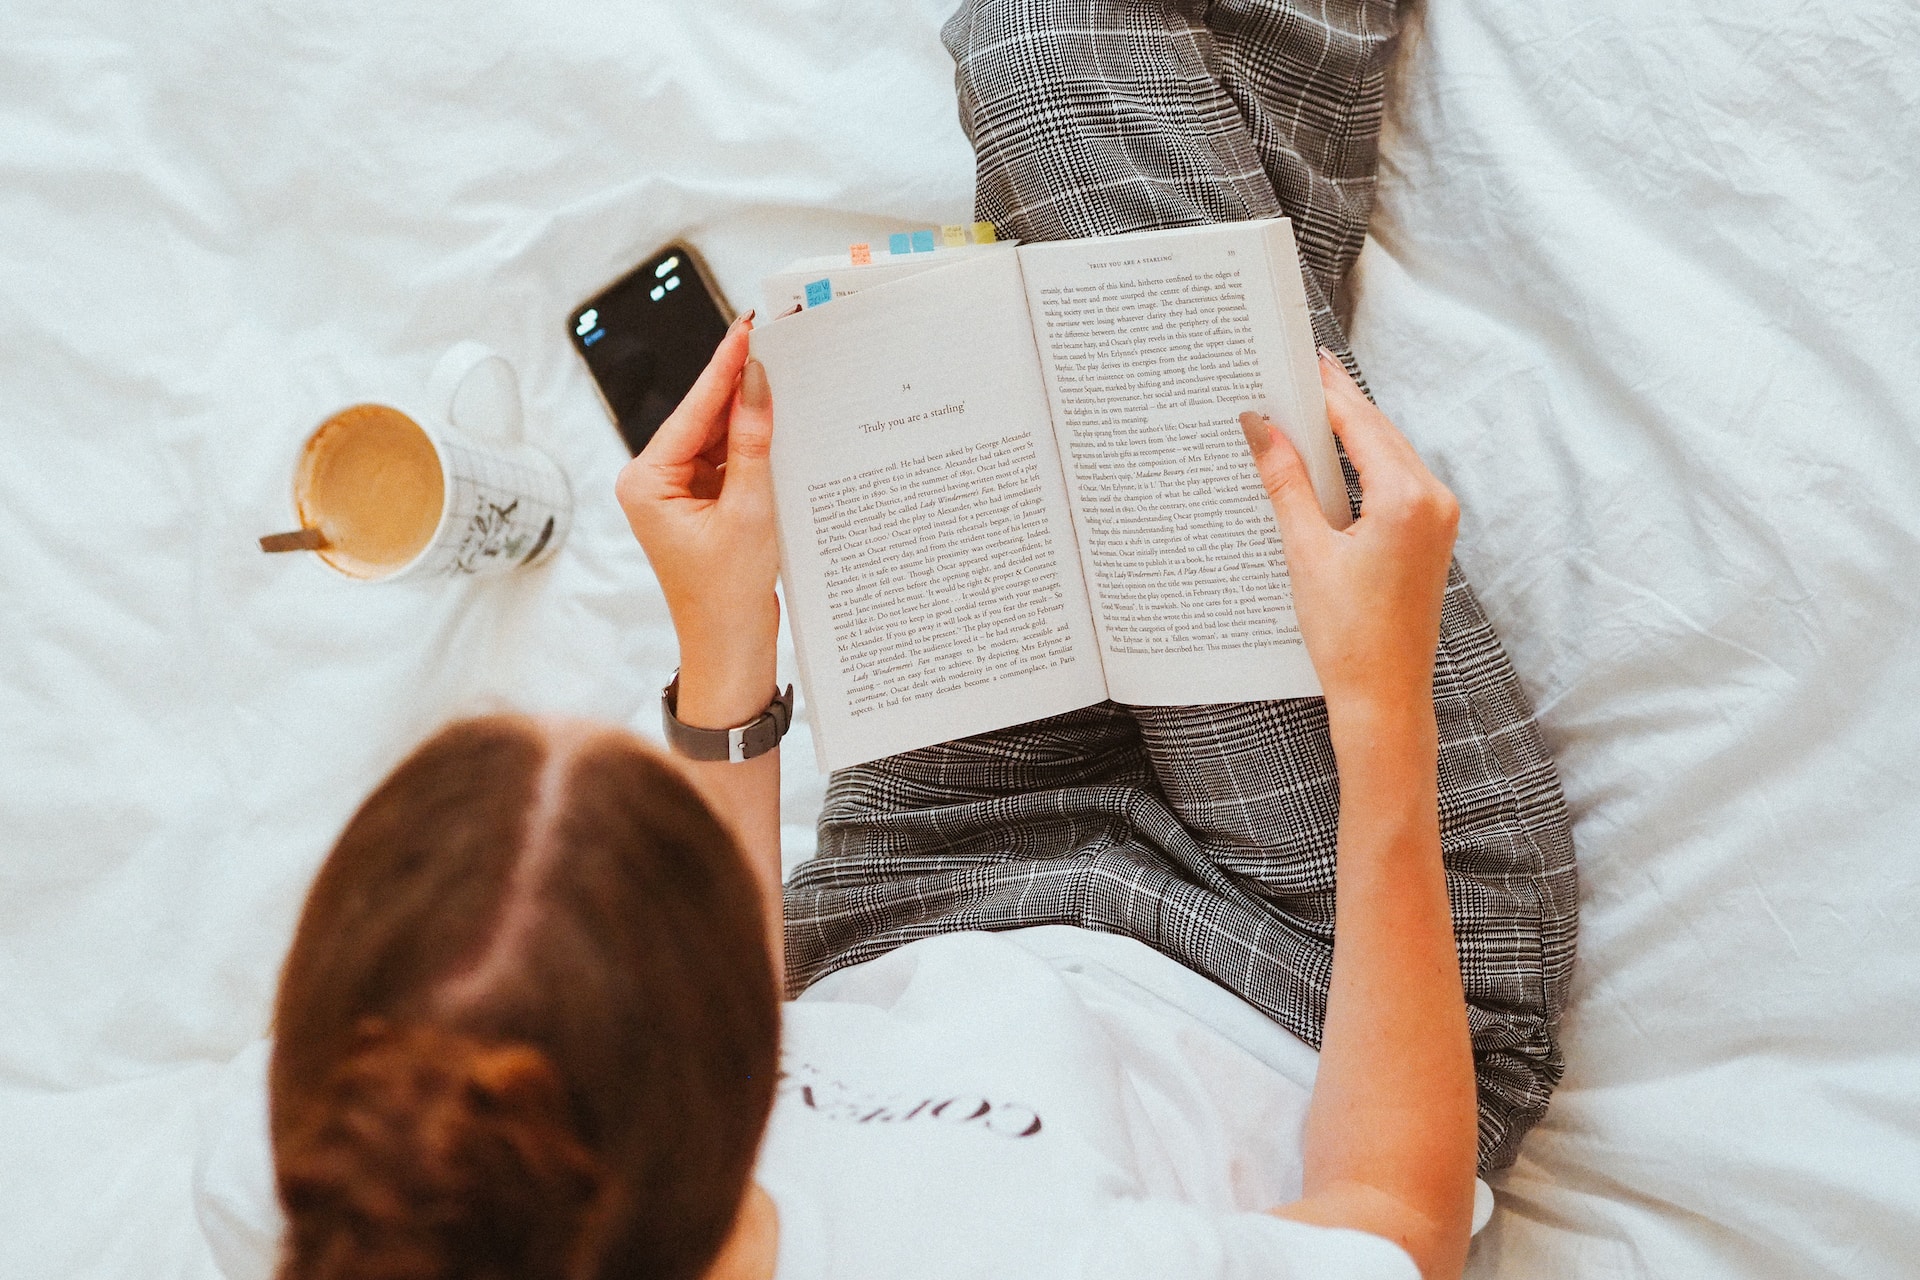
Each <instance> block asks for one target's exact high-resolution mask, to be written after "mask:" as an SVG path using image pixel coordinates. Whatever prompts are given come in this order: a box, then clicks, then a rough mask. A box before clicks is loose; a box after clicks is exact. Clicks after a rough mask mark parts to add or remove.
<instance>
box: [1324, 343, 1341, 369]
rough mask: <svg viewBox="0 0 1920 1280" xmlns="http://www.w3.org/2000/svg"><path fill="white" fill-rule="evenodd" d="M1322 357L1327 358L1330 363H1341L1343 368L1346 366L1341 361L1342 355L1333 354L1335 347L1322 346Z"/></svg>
mask: <svg viewBox="0 0 1920 1280" xmlns="http://www.w3.org/2000/svg"><path fill="white" fill-rule="evenodd" d="M1320 358H1321V359H1322V360H1325V361H1326V362H1327V363H1328V364H1338V365H1340V367H1341V368H1343V369H1344V368H1346V366H1345V365H1344V364H1341V363H1340V357H1339V356H1337V355H1335V354H1333V348H1331V347H1322V348H1320Z"/></svg>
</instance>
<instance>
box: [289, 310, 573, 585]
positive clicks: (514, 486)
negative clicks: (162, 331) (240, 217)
mask: <svg viewBox="0 0 1920 1280" xmlns="http://www.w3.org/2000/svg"><path fill="white" fill-rule="evenodd" d="M429 399H430V400H431V401H432V402H434V403H436V404H439V405H442V406H444V407H443V409H442V410H441V413H440V414H439V415H432V416H429V415H424V414H420V413H417V412H414V411H411V410H409V409H407V408H405V407H401V406H395V405H385V404H361V405H353V406H350V407H348V408H346V409H342V410H340V411H339V412H338V413H335V414H332V415H330V416H329V417H328V418H327V420H326V421H325V422H323V423H321V424H320V426H319V427H317V428H315V430H314V432H313V434H312V435H310V436H309V437H308V438H307V442H306V445H305V446H304V447H303V448H302V450H301V453H300V462H299V465H298V467H297V468H296V471H295V475H294V484H293V489H294V492H293V503H294V514H295V516H296V517H297V518H298V519H299V522H300V526H301V527H300V532H299V533H298V534H282V535H277V536H275V537H271V538H266V539H262V541H261V545H262V546H263V547H266V548H267V549H269V550H281V549H305V550H312V551H314V552H315V553H316V554H317V555H318V556H319V557H320V558H321V560H322V561H324V562H325V563H326V564H327V565H328V566H329V567H331V568H333V569H335V570H337V571H339V572H341V573H343V574H346V575H347V576H348V577H352V578H361V579H370V580H390V579H396V578H409V577H410V578H425V577H437V576H459V575H464V574H484V573H504V572H507V571H508V570H512V569H520V568H526V567H528V566H531V565H536V564H540V563H542V562H544V561H546V560H547V559H549V558H551V557H552V556H553V554H554V552H555V551H557V550H558V549H559V547H560V544H561V543H562V542H564V541H565V540H566V536H567V532H568V530H569V529H570V528H571V527H572V523H573V494H572V490H571V488H570V487H569V486H568V484H567V478H566V474H565V473H564V472H562V471H561V470H560V467H559V465H558V464H557V463H555V462H554V461H553V459H552V458H550V457H548V456H547V455H546V454H544V453H542V452H541V451H540V450H538V449H536V448H534V447H533V446H531V445H529V444H526V443H525V442H524V441H523V440H522V439H521V438H520V435H521V410H520V388H519V383H518V380H517V379H516V378H515V376H514V373H513V368H512V366H511V365H509V364H508V363H507V362H506V361H505V360H503V359H501V358H500V357H499V356H497V355H494V354H493V353H492V352H490V351H488V350H487V349H486V348H485V347H482V346H480V345H479V344H478V343H471V342H467V343H461V344H460V345H459V346H457V347H455V348H453V350H451V351H449V352H448V353H447V354H446V355H445V356H444V357H442V359H441V361H440V363H439V365H438V366H437V367H436V368H435V370H434V375H433V379H432V381H431V382H430V384H429Z"/></svg>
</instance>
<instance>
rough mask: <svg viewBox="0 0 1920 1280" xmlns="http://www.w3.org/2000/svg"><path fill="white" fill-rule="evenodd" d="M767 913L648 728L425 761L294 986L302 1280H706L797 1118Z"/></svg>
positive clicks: (287, 1012) (283, 1124)
mask: <svg viewBox="0 0 1920 1280" xmlns="http://www.w3.org/2000/svg"><path fill="white" fill-rule="evenodd" d="M757 892H758V891H757V888H756V886H755V884H754V882H753V879H752V877H751V875H750V873H749V871H748V869H747V867H746V866H745V864H744V862H743V861H742V859H741V857H740V855H739V853H738V851H737V850H736V848H735V847H734V844H733V842H732V840H731V839H730V838H729V837H728V835H727V833H726V832H725V830H724V829H723V828H722V827H721V826H720V824H719V823H718V822H717V821H716V820H715V818H714V817H713V815H712V813H711V812H709V811H708V809H707V808H706V806H705V805H704V804H703V803H702V802H701V800H700V799H699V797H698V796H697V795H695V794H694V792H693V791H692V789H691V788H690V787H689V786H688V785H687V784H686V782H685V781H684V780H682V778H681V777H680V776H679V774H678V773H677V772H676V771H675V770H674V769H673V768H672V767H671V766H669V765H668V764H666V763H665V762H664V761H662V760H660V759H659V758H658V757H656V756H655V755H653V754H652V753H651V752H649V751H648V750H647V749H646V748H644V747H642V746H641V745H640V744H639V743H638V742H637V741H635V740H634V739H632V738H631V737H629V736H627V735H625V734H622V733H619V732H617V731H614V730H611V729H600V728H595V727H591V726H579V725H555V724H549V723H545V722H539V721H533V720H527V719H522V718H515V717H497V718H488V719H482V720H469V721H463V722H460V723H457V724H454V725H451V726H449V727H448V728H447V729H445V730H443V731H442V732H441V733H439V734H438V735H436V736H435V737H434V738H433V739H431V740H430V741H428V742H427V743H426V744H425V745H424V746H422V747H421V748H420V749H419V750H417V751H416V752H414V754H413V755H412V756H411V757H409V758H408V759H407V760H406V761H405V762H404V763H402V764H401V765H400V767H399V768H397V769H395V770H394V772H393V773H392V775H390V776H389V777H388V778H387V780H386V781H385V782H383V783H382V784H381V785H380V787H379V788H378V789H377V790H375V792H374V793H373V795H371V796H370V797H368V799H367V801H366V803H365V804H363V805H362V806H361V807H360V810H359V812H358V813H356V814H355V815H354V817H353V819H352V820H351V821H350V822H349V823H348V824H347V828H346V830H345V831H344V832H343V833H342V834H341V837H340V840H339V843H338V844H336V845H335V846H334V849H333V852H332V854H331V856H329V857H328V859H327V861H326V864H325V865H324V866H323V867H322V868H321V871H320V875H319V878H318V879H317V880H316V881H315V883H314V886H313V890H312V892H311V894H310V895H309V897H308V899H307V904H306V909H305V911H304V913H303V914H302V916H301V920H300V925H299V929H298V931H297V933H296V935H295V938H294V944H293V949H292V951H291V953H290V954H289V956H288V959H287V966H286V970H285V972H284V974H283V975H282V978H281V984H280V995H279V1001H278V1004H277V1007H276V1011H275V1045H274V1054H273V1065H272V1071H271V1082H270V1091H271V1112H272V1128H273V1143H274V1158H275V1165H276V1168H277V1171H278V1177H279V1183H280V1194H281V1199H282V1201H283V1202H284V1204H285V1206H286V1209H287V1213H288V1220H289V1232H288V1243H287V1249H286V1254H285V1258H284V1261H283V1264H282V1275H283V1276H285V1277H289V1278H292V1277H300V1278H302V1280H304V1278H307V1277H312V1278H314V1280H321V1278H330V1277H336V1276H337V1277H342V1278H343V1280H344V1277H349V1276H352V1277H358V1278H361V1280H387V1278H389V1277H391V1278H392V1280H401V1278H402V1277H407V1278H411V1277H423V1278H424V1277H441V1276H456V1275H457V1276H474V1277H480V1276H499V1277H501V1278H502V1280H506V1278H507V1277H513V1278H514V1280H523V1278H530V1277H542V1276H554V1277H561V1276H567V1277H574V1276H579V1277H600V1276H607V1277H612V1276H621V1277H626V1276H636V1277H637V1276H658V1277H663V1278H664V1277H675V1278H677V1277H691V1276H695V1275H698V1274H699V1273H700V1272H701V1271H702V1270H703V1269H704V1268H705V1267H706V1265H707V1263H708V1262H709V1261H710V1260H711V1259H712V1257H713V1256H714V1254H715V1253H716V1252H717V1250H718V1249H719V1247H720V1245H721V1243H722V1242H723V1241H724V1239H725V1237H726V1235H727V1232H728V1229H729V1228H730V1226H731V1225H732V1222H733V1218H734V1213H735V1210H736V1209H737V1207H738V1205H739V1203H740V1201H741V1198H742V1195H743V1194H744V1192H745V1190H746V1188H747V1185H748V1180H749V1178H750V1176H751V1173H752V1167H753V1160H754V1155H755V1152H756V1150H757V1147H758V1144H759V1139H760V1135H761V1132H762V1130H763V1128H764V1127H765V1124H766V1118H767V1113H768V1110H769V1108H770V1106H771V1104H772V1097H773V1085H774V1072H775V1055H776V1052H777V1041H778V1031H779V1021H778V1018H779V1014H778V1003H777V995H776V992H775V989H774V977H773V968H772V963H771V957H770V956H769V955H768V954H767V950H766V935H765V926H764V923H763V921H764V917H763V915H762V912H761V907H760V902H759V899H758V897H757Z"/></svg>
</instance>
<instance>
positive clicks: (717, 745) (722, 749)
mask: <svg viewBox="0 0 1920 1280" xmlns="http://www.w3.org/2000/svg"><path fill="white" fill-rule="evenodd" d="M679 712H680V673H679V672H678V671H676V672H674V673H673V679H672V680H670V681H669V682H668V683H667V687H666V688H664V689H662V690H661V691H660V728H661V731H662V732H663V733H664V734H666V738H667V745H668V746H670V747H672V748H673V749H674V751H675V752H677V753H678V754H680V755H683V756H685V757H687V758H688V759H689V760H727V761H731V762H732V763H734V764H739V763H741V762H742V761H745V760H751V759H753V758H754V757H755V756H763V755H765V754H767V752H769V751H771V750H773V749H774V748H775V747H777V746H779V745H780V739H782V738H784V737H786V736H787V730H788V728H789V727H791V726H792V724H793V686H792V685H788V686H787V687H786V689H785V691H784V692H776V693H775V694H774V695H773V701H772V702H770V703H768V704H767V709H766V710H765V711H762V712H761V713H760V714H759V715H758V716H757V717H756V718H754V719H752V720H750V721H748V722H747V723H746V724H743V725H740V726H739V727H738V728H734V729H696V728H694V727H693V726H692V725H689V724H681V723H680V714H679Z"/></svg>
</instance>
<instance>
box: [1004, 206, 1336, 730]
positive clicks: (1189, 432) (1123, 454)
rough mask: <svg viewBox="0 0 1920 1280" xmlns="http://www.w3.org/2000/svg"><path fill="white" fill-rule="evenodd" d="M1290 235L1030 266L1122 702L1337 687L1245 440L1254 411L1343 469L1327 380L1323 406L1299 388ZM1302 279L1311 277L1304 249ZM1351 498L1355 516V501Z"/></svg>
mask: <svg viewBox="0 0 1920 1280" xmlns="http://www.w3.org/2000/svg"><path fill="white" fill-rule="evenodd" d="M1275 225H1276V224H1275V223H1273V222H1271V221H1269V222H1248V223H1232V224H1226V225H1223V226H1214V227H1194V228H1181V229H1179V230H1175V231H1164V232H1150V233H1146V234H1143V235H1131V236H1119V237H1112V238H1107V239H1098V240H1074V241H1060V242H1055V243H1050V244H1030V245H1025V246H1022V247H1021V249H1020V250H1019V254H1020V257H1021V263H1022V267H1023V270H1024V272H1025V276H1026V281H1027V291H1028V302H1029V305H1030V307H1031V309H1032V315H1033V327H1034V335H1035V338H1036V340H1037V341H1038V343H1039V348H1040V353H1041V361H1042V364H1043V366H1044V369H1045V374H1046V379H1047V386H1048V391H1049V395H1050V397H1051V401H1052V407H1053V412H1054V426H1055V432H1056V435H1057V437H1058V439H1059V442H1060V452H1061V456H1062V459H1063V461H1064V464H1065V469H1066V475H1067V484H1068V491H1069V495H1070V499H1071V504H1072V509H1073V514H1074V520H1075V526H1076V530H1077V533H1078V536H1079V544H1080V552H1081V561H1082V571H1083V573H1084V576H1085V578H1086V581H1087V588H1088V593H1089V596H1090V597H1091V602H1092V605H1093V612H1094V618H1095V622H1096V625H1097V628H1098V634H1099V637H1100V643H1101V653H1102V660H1103V662H1104V663H1105V666H1106V671H1107V686H1108V690H1109V694H1110V696H1111V697H1113V698H1114V699H1115V700H1116V701H1119V702H1132V703H1141V704H1161V705H1171V704H1184V703H1204V702H1239V701H1253V700H1258V699H1265V698H1286V697H1302V696H1307V695H1312V694H1317V693H1318V692H1319V691H1320V686H1319V681H1318V680H1317V679H1316V678H1315V676H1314V673H1313V665H1312V663H1311V662H1310V661H1309V660H1308V658H1307V653H1306V647H1305V645H1304V644H1303V643H1302V641H1301V639H1300V633H1299V627H1298V625H1297V624H1296V622H1295V620H1294V614H1293V595H1292V591H1291V588H1290V585H1289V582H1288V579H1287V573H1286V555H1285V551H1284V549H1283V548H1282V546H1281V541H1280V530H1279V525H1278V523H1277V522H1276V521H1275V519H1274V515H1273V509H1272V506H1271V505H1270V504H1269V502H1268V500H1267V496H1266V493H1265V491H1264V490H1263V489H1262V488H1261V485H1260V480H1259V476H1258V473H1257V472H1256V471H1255V470H1254V466H1253V460H1252V459H1251V458H1250V457H1249V456H1248V453H1247V445H1246V438H1245V436H1244V435H1243V434H1242V432H1241V429H1240V424H1239V416H1240V413H1241V411H1243V410H1245V409H1257V410H1259V411H1261V412H1263V413H1266V414H1268V415H1269V416H1270V417H1272V418H1273V420H1274V421H1275V422H1276V423H1278V424H1280V425H1281V426H1282V427H1283V428H1284V429H1286V430H1288V432H1289V434H1290V436H1292V437H1293V438H1295V439H1296V440H1297V441H1299V442H1300V443H1301V444H1302V445H1303V448H1302V452H1303V453H1304V454H1306V455H1307V456H1308V457H1309V458H1310V459H1312V458H1314V457H1315V455H1316V453H1319V454H1321V455H1322V456H1324V458H1326V459H1328V460H1331V459H1332V458H1333V456H1334V455H1333V454H1332V443H1331V438H1330V435H1328V433H1327V427H1326V425H1325V423H1326V420H1325V404H1324V401H1323V399H1322V397H1321V393H1320V388H1319V384H1318V382H1317V381H1316V382H1315V383H1314V385H1313V387H1312V388H1311V395H1310V396H1308V395H1306V394H1303V392H1304V391H1305V389H1303V388H1301V387H1299V386H1298V385H1296V384H1297V381H1298V378H1299V374H1298V369H1299V368H1300V367H1301V366H1300V365H1299V362H1298V360H1297V358H1296V357H1297V355H1298V352H1297V351H1294V350H1293V348H1294V347H1295V346H1297V345H1298V344H1299V343H1301V342H1305V343H1306V350H1307V352H1308V355H1309V357H1311V353H1312V338H1311V329H1310V328H1306V329H1305V331H1304V332H1302V331H1301V329H1302V327H1303V326H1306V325H1307V317H1306V310H1305V302H1304V294H1303V293H1302V291H1301V288H1300V286H1299V283H1298V281H1297V280H1296V281H1294V282H1293V287H1292V290H1291V295H1292V296H1291V297H1289V295H1288V294H1287V293H1285V292H1282V291H1280V290H1279V289H1277V287H1276V282H1275V278H1274V272H1273V270H1272V269H1270V268H1269V265H1268V262H1269V253H1268V243H1267V235H1268V233H1269V231H1270V230H1271V229H1272V228H1273V227H1274V226H1275ZM1285 243H1286V244H1287V245H1288V246H1289V247H1290V246H1291V244H1292V239H1291V235H1290V233H1289V234H1288V235H1287V236H1286V237H1285ZM1283 269H1285V270H1290V271H1293V272H1295V273H1296V274H1297V273H1298V271H1299V267H1298V264H1297V262H1296V261H1295V260H1294V258H1293V255H1292V253H1291V252H1290V251H1289V252H1288V253H1287V255H1286V257H1285V261H1284V267H1283ZM1283 298H1285V299H1287V300H1288V301H1289V302H1290V303H1294V304H1295V305H1297V310H1298V315H1297V316H1291V315H1289V314H1286V312H1287V311H1290V310H1292V309H1293V307H1292V306H1290V307H1288V308H1286V309H1285V310H1283V306H1282V299H1283ZM1296 299H1297V302H1296V301H1295V300H1296ZM1290 321H1291V322H1292V323H1291V324H1290ZM1306 367H1308V368H1311V367H1312V366H1311V361H1310V359H1309V363H1308V365H1307V366H1306ZM1316 407H1317V411H1318V413H1317V417H1316V415H1315V412H1314V410H1315V408H1316ZM1316 431H1317V432H1318V434H1319V435H1321V436H1325V437H1326V438H1325V439H1324V440H1316V439H1315V433H1316ZM1316 469H1317V470H1320V471H1321V472H1322V473H1323V474H1324V466H1323V467H1320V468H1316ZM1334 475H1335V476H1336V477H1337V475H1338V468H1337V464H1336V466H1335V468H1334ZM1320 479H1321V477H1319V476H1317V477H1316V480H1320ZM1321 487H1322V486H1321V485H1317V486H1316V491H1318V490H1319V488H1321ZM1321 497H1322V501H1323V504H1324V503H1328V502H1329V500H1330V499H1331V498H1332V497H1333V495H1330V494H1328V493H1324V492H1323V493H1321ZM1337 500H1338V502H1339V503H1340V504H1342V506H1341V508H1339V510H1340V511H1341V513H1342V514H1344V502H1345V498H1344V494H1343V493H1342V494H1341V495H1340V496H1339V497H1338V499H1337ZM1341 523H1344V520H1342V521H1341Z"/></svg>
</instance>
